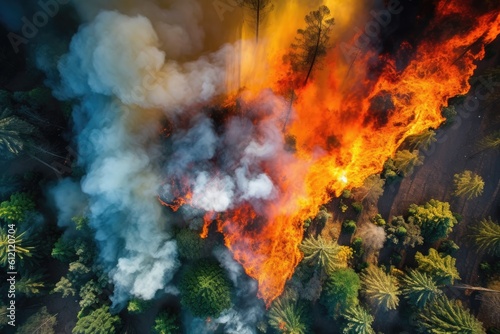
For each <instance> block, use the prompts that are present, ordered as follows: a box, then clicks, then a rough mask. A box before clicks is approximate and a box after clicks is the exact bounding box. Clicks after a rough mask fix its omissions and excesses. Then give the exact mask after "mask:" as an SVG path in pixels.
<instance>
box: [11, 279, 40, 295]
mask: <svg viewBox="0 0 500 334" xmlns="http://www.w3.org/2000/svg"><path fill="white" fill-rule="evenodd" d="M44 288H45V282H44V281H43V275H41V274H32V275H31V276H23V277H21V279H20V280H19V281H17V282H16V290H17V291H18V292H20V293H22V294H24V295H26V296H27V297H33V296H36V295H38V294H40V293H41V292H42V290H43V289H44Z"/></svg>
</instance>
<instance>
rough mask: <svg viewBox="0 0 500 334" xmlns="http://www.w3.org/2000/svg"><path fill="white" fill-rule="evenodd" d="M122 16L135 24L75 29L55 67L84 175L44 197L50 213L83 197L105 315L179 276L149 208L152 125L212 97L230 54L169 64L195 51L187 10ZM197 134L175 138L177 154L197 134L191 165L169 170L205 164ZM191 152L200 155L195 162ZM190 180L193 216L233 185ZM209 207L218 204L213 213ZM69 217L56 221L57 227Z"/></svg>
mask: <svg viewBox="0 0 500 334" xmlns="http://www.w3.org/2000/svg"><path fill="white" fill-rule="evenodd" d="M129 10H130V11H132V12H133V11H137V12H141V15H139V14H134V15H131V16H129V15H124V14H122V13H119V12H117V11H102V12H100V13H99V14H97V15H96V16H95V17H94V18H93V19H92V20H91V21H90V22H89V23H87V24H85V25H83V26H82V27H81V28H80V30H79V32H78V33H77V34H76V35H75V36H74V37H73V39H72V41H71V44H70V51H69V53H68V54H66V55H65V56H63V57H62V59H61V60H60V62H59V65H58V69H59V73H60V78H61V82H60V85H59V86H58V87H57V88H56V89H55V95H56V96H57V97H59V98H60V99H72V100H78V101H80V103H79V104H78V105H77V107H75V108H74V121H75V130H76V132H77V137H76V141H77V143H78V149H79V156H80V157H79V163H80V164H81V165H82V166H83V167H85V169H86V171H87V174H86V176H85V177H84V178H83V180H82V182H81V185H80V186H81V191H80V186H79V187H77V186H76V185H74V184H70V181H64V182H63V183H61V184H60V185H59V186H58V187H57V188H56V190H54V192H53V193H54V196H55V199H56V202H57V203H58V204H59V207H63V203H61V201H60V200H59V199H60V198H62V196H66V197H69V198H71V197H77V196H80V195H81V193H83V194H85V196H86V197H87V198H88V212H89V214H90V224H91V226H92V227H93V228H94V230H95V235H96V239H97V241H98V243H99V245H100V260H101V261H102V262H103V263H104V264H105V266H106V267H107V268H108V271H109V275H110V278H111V280H112V282H113V283H114V285H115V291H114V296H113V302H114V305H115V306H121V305H123V304H124V303H125V302H126V301H127V300H128V299H129V298H130V296H136V297H140V298H143V299H146V300H147V299H152V298H154V297H155V295H156V294H157V293H158V291H160V290H162V289H164V288H165V287H166V285H167V284H168V282H170V281H171V279H172V278H173V275H174V274H175V272H176V270H177V269H178V267H179V262H178V260H177V249H176V243H175V241H173V240H172V238H171V235H170V233H169V231H168V228H167V225H168V224H167V222H166V218H165V216H164V214H163V213H162V209H161V206H160V204H159V202H158V200H157V193H158V192H157V189H158V185H159V184H161V183H162V180H163V177H162V176H161V175H162V173H161V172H162V168H161V166H160V161H162V159H161V156H160V154H161V149H160V146H159V144H160V143H159V142H158V137H159V136H158V134H159V133H160V126H161V121H162V119H163V118H164V117H165V115H168V116H170V117H174V116H175V115H180V114H182V113H183V112H186V111H187V110H189V108H191V107H192V106H195V105H197V104H199V103H203V102H206V101H208V100H209V99H212V98H213V97H214V96H215V95H217V94H220V93H221V92H222V90H223V87H224V60H225V56H226V55H227V54H228V52H230V50H231V47H230V46H226V47H222V48H221V50H220V51H218V52H215V53H213V54H208V55H205V56H202V57H200V58H198V59H196V60H194V61H187V62H178V61H174V60H173V59H174V58H175V57H180V56H181V55H190V54H193V53H196V52H198V51H199V50H200V48H201V40H202V38H203V33H202V31H200V30H199V29H197V28H196V25H195V26H194V27H193V25H192V24H191V22H192V21H190V19H196V18H197V17H199V16H200V9H199V7H198V6H197V5H196V3H195V2H193V1H186V2H177V3H176V4H174V5H173V6H172V7H171V9H169V10H168V11H167V10H163V9H160V8H159V7H157V6H156V5H155V4H154V3H148V4H147V5H144V6H141V8H137V9H129ZM148 14H150V17H152V18H153V19H154V20H157V21H151V19H150V17H147V16H145V15H148ZM164 19H165V20H164ZM154 22H157V23H154ZM161 22H168V24H167V23H161ZM182 22H184V24H185V26H181V24H182ZM186 22H189V25H186ZM194 22H196V20H195V21H194ZM205 123H206V120H205ZM206 126H207V125H204V124H203V123H200V127H201V128H200V129H201V130H200V131H201V132H198V133H197V131H198V130H197V129H198V128H196V127H194V128H193V129H192V130H191V131H188V132H187V133H186V136H187V137H185V136H182V135H180V136H179V138H183V139H181V140H180V141H179V143H177V144H176V145H178V146H179V147H182V146H183V141H184V142H185V141H187V142H190V140H189V138H190V137H196V138H198V136H199V135H200V134H202V135H203V136H202V140H201V141H200V143H203V144H201V146H200V147H199V151H196V150H194V151H192V154H191V158H190V157H189V156H187V157H183V158H180V159H179V160H178V161H176V162H175V163H173V164H172V166H173V167H172V168H174V172H175V170H176V168H185V167H186V166H187V164H189V163H191V162H192V161H190V160H189V159H194V161H196V160H200V159H202V160H204V159H207V158H210V147H209V146H210V145H213V144H215V140H212V141H210V138H209V136H210V135H211V134H210V132H206V133H205V132H203V131H204V129H205V127H206ZM176 151H177V150H176ZM200 152H206V153H207V154H208V155H206V156H203V155H200V156H198V154H199V153H200ZM181 153H182V152H181ZM212 154H213V153H212ZM177 157H181V155H179V154H177ZM182 159H184V161H182ZM174 160H175V159H174ZM195 180H196V182H195V183H196V184H197V185H198V188H196V192H195V193H196V195H195V199H196V203H197V204H198V205H199V206H200V207H204V208H207V209H215V210H224V206H226V207H227V206H228V205H229V202H230V198H231V197H233V194H232V188H234V185H233V186H231V180H230V179H229V178H228V177H224V176H221V177H220V178H219V179H217V180H213V179H209V178H208V176H207V175H206V174H204V173H202V172H199V173H198V174H197V177H196V178H195ZM63 190H64V191H63ZM207 190H208V191H207ZM207 194H210V195H209V197H207ZM219 195H221V196H220V198H219ZM224 196H225V197H226V198H227V199H226V203H224V198H223V197H224ZM214 198H217V199H218V201H217V203H216V204H215V205H214V204H213V203H212V200H213V199H214ZM72 202H73V201H72ZM68 211H71V212H72V211H74V210H68ZM69 215H70V213H67V212H65V211H64V212H61V217H60V219H61V220H65V219H67V218H68V216H69Z"/></svg>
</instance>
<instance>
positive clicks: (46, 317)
mask: <svg viewBox="0 0 500 334" xmlns="http://www.w3.org/2000/svg"><path fill="white" fill-rule="evenodd" d="M56 325H57V318H56V316H55V315H52V314H50V313H49V312H48V311H47V307H46V306H44V307H42V308H41V309H40V310H39V311H38V312H37V313H35V314H33V315H32V316H31V317H29V318H28V319H27V320H26V322H25V323H24V324H23V325H22V326H21V327H19V329H18V330H17V332H16V333H17V334H35V333H43V334H55V330H54V327H55V326H56Z"/></svg>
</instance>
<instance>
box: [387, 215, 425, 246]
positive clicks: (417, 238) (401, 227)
mask: <svg viewBox="0 0 500 334" xmlns="http://www.w3.org/2000/svg"><path fill="white" fill-rule="evenodd" d="M385 231H386V233H387V242H388V243H389V244H392V245H394V246H395V247H397V248H404V247H411V248H413V247H415V246H416V245H422V244H423V243H424V238H423V237H422V235H421V231H420V226H418V225H416V224H414V223H411V222H407V221H406V220H405V219H404V218H403V216H396V217H393V218H392V220H391V221H390V222H389V223H388V224H387V225H386V226H385Z"/></svg>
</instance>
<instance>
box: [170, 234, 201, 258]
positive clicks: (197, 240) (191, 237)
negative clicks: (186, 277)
mask: <svg viewBox="0 0 500 334" xmlns="http://www.w3.org/2000/svg"><path fill="white" fill-rule="evenodd" d="M175 239H176V240H177V247H178V250H179V256H180V257H182V258H184V259H187V260H197V259H200V258H202V257H204V256H206V253H207V252H206V240H205V239H202V238H201V237H200V234H199V233H198V232H196V231H193V230H191V229H187V228H183V229H180V230H179V231H178V232H177V234H176V235H175Z"/></svg>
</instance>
